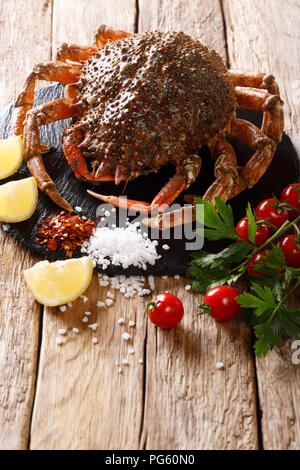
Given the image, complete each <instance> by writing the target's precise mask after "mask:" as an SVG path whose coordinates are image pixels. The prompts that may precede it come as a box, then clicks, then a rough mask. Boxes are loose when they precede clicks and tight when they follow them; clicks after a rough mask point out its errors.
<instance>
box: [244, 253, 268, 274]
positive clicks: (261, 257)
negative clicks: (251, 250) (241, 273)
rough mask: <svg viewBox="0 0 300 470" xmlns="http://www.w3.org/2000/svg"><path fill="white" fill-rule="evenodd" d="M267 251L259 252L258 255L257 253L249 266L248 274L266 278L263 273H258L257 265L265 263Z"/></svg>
mask: <svg viewBox="0 0 300 470" xmlns="http://www.w3.org/2000/svg"><path fill="white" fill-rule="evenodd" d="M266 254H267V253H266V250H261V251H259V252H258V253H256V254H255V255H253V256H252V258H251V259H250V261H249V264H248V268H247V272H248V274H250V275H251V274H256V275H257V276H262V277H265V274H263V273H260V272H259V271H256V269H254V268H255V266H256V265H257V263H258V262H259V261H263V260H264V257H265V256H266Z"/></svg>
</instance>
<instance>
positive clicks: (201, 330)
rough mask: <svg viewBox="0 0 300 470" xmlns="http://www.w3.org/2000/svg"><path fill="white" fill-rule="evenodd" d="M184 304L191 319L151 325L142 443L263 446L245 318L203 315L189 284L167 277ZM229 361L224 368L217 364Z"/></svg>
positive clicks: (169, 446)
mask: <svg viewBox="0 0 300 470" xmlns="http://www.w3.org/2000/svg"><path fill="white" fill-rule="evenodd" d="M166 289H167V290H170V291H171V292H172V293H174V294H175V295H178V297H179V298H180V299H181V300H182V301H183V304H184V308H185V316H184V319H183V321H182V323H181V324H180V326H179V327H177V328H176V329H173V330H170V331H163V330H160V329H155V328H154V327H153V325H151V324H149V325H148V333H147V347H146V360H147V362H146V384H145V386H146V397H145V416H144V421H143V430H142V439H141V447H145V448H146V449H175V450H176V449H215V450H216V449H256V448H257V447H258V438H257V423H256V399H255V384H254V371H253V362H252V357H251V346H250V343H251V340H250V335H249V331H248V329H246V328H245V327H244V326H243V325H242V324H239V323H238V322H237V321H232V322H227V323H226V324H220V323H216V322H215V321H214V320H212V319H211V318H209V317H205V318H204V317H201V318H198V317H197V313H198V309H197V307H196V303H195V300H196V298H195V295H193V294H191V293H187V292H186V291H185V289H184V282H183V281H181V282H179V283H176V285H175V283H174V281H173V280H171V279H170V280H168V281H163V280H161V281H160V282H159V286H158V290H159V291H160V292H164V290H166ZM217 362H223V363H224V370H218V369H216V363H217Z"/></svg>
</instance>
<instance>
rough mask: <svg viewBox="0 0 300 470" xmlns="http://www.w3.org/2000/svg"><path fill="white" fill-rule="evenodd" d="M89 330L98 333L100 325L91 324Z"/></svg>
mask: <svg viewBox="0 0 300 470" xmlns="http://www.w3.org/2000/svg"><path fill="white" fill-rule="evenodd" d="M88 328H90V329H91V330H93V331H96V330H97V328H98V323H91V324H90V325H88Z"/></svg>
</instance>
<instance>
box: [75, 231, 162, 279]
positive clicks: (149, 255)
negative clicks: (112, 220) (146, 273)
mask: <svg viewBox="0 0 300 470" xmlns="http://www.w3.org/2000/svg"><path fill="white" fill-rule="evenodd" d="M155 242H157V240H154V241H152V240H150V238H149V237H147V238H144V237H143V235H142V233H141V229H140V228H139V227H138V225H137V224H136V223H134V224H130V223H129V225H127V226H126V227H116V228H114V229H111V228H109V227H98V228H97V229H96V231H95V232H94V234H93V235H92V237H91V238H90V239H89V241H87V242H84V243H83V245H82V248H81V252H82V253H87V254H88V255H89V256H90V257H91V259H92V260H93V261H95V262H96V263H97V265H99V266H101V267H102V268H103V269H106V268H107V267H108V266H109V265H114V266H122V268H123V269H127V268H128V267H129V266H136V267H137V268H140V269H144V270H146V269H147V265H149V264H150V265H152V266H153V265H154V264H155V262H156V260H157V259H159V257H160V256H159V255H158V254H157V251H156V246H157V243H155Z"/></svg>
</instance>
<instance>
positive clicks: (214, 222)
mask: <svg viewBox="0 0 300 470" xmlns="http://www.w3.org/2000/svg"><path fill="white" fill-rule="evenodd" d="M195 204H203V205H204V226H205V229H204V236H205V238H207V239H208V240H211V241H212V240H221V239H232V240H238V238H239V237H238V235H237V233H236V231H235V224H234V218H233V212H232V208H231V206H230V205H228V204H226V203H225V202H224V201H222V199H220V198H218V197H216V198H215V204H216V206H214V205H213V204H212V203H211V202H209V201H205V200H204V199H201V198H196V199H195ZM198 222H200V223H201V222H202V221H201V220H199V221H198Z"/></svg>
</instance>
